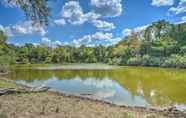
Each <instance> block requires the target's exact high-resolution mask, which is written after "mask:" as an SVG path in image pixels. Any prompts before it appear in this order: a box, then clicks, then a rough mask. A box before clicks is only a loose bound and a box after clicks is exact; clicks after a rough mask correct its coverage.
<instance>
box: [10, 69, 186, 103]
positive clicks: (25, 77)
mask: <svg viewBox="0 0 186 118" xmlns="http://www.w3.org/2000/svg"><path fill="white" fill-rule="evenodd" d="M9 78H11V79H15V80H16V81H17V82H19V83H23V84H27V85H30V86H44V85H45V86H49V87H51V88H52V89H54V90H58V91H63V92H67V93H70V94H81V95H85V96H91V97H94V98H97V99H103V100H106V101H110V102H113V103H115V104H120V105H135V106H164V105H170V104H186V92H185V90H186V71H185V70H176V69H159V68H141V67H140V68H136V67H123V68H120V69H115V70H55V71H52V70H33V69H15V71H14V72H13V73H11V74H10V75H9Z"/></svg>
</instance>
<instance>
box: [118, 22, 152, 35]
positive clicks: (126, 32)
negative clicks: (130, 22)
mask: <svg viewBox="0 0 186 118" xmlns="http://www.w3.org/2000/svg"><path fill="white" fill-rule="evenodd" d="M148 26H149V25H144V26H138V27H135V28H133V29H129V28H126V29H124V30H123V31H122V34H123V36H124V37H125V36H129V35H131V34H132V32H134V33H140V32H143V31H144V30H145V29H146V28H147V27H148Z"/></svg>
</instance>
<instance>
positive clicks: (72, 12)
mask: <svg viewBox="0 0 186 118" xmlns="http://www.w3.org/2000/svg"><path fill="white" fill-rule="evenodd" d="M61 17H62V18H64V19H66V20H67V21H68V22H69V23H71V24H73V25H80V24H83V23H85V22H86V21H90V20H95V19H97V18H98V17H99V15H98V14H95V13H94V12H88V13H84V12H83V10H82V8H81V6H80V4H79V2H77V1H69V2H67V3H65V5H64V6H63V8H62V11H61Z"/></svg>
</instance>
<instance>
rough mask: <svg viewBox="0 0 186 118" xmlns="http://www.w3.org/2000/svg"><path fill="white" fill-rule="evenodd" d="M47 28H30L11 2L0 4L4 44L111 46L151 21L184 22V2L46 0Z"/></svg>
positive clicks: (185, 12) (0, 26) (150, 0)
mask: <svg viewBox="0 0 186 118" xmlns="http://www.w3.org/2000/svg"><path fill="white" fill-rule="evenodd" d="M48 6H49V8H50V12H51V13H50V16H49V25H48V26H45V27H43V26H39V25H37V26H33V25H32V22H31V21H29V20H28V19H27V18H26V17H25V14H24V12H22V11H21V10H20V9H19V6H18V5H16V4H14V2H12V3H9V4H7V0H1V1H0V29H1V30H3V31H4V32H5V33H6V35H7V36H8V41H7V42H8V43H13V44H15V45H23V44H25V43H33V44H35V45H38V44H41V43H44V44H46V45H49V46H55V45H67V44H70V45H75V46H80V45H87V46H95V45H100V44H102V45H105V46H106V45H113V44H116V43H117V42H118V41H120V40H122V38H123V37H125V36H127V35H130V34H131V32H139V31H141V30H144V29H145V28H146V27H147V26H149V25H150V24H151V23H152V22H155V21H158V20H162V19H164V20H167V21H169V22H171V23H181V22H185V21H186V0H50V1H49V2H48Z"/></svg>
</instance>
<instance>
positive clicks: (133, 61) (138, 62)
mask: <svg viewBox="0 0 186 118" xmlns="http://www.w3.org/2000/svg"><path fill="white" fill-rule="evenodd" d="M127 64H128V65H132V66H138V65H141V58H140V57H131V58H130V59H129V60H128V61H127Z"/></svg>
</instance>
